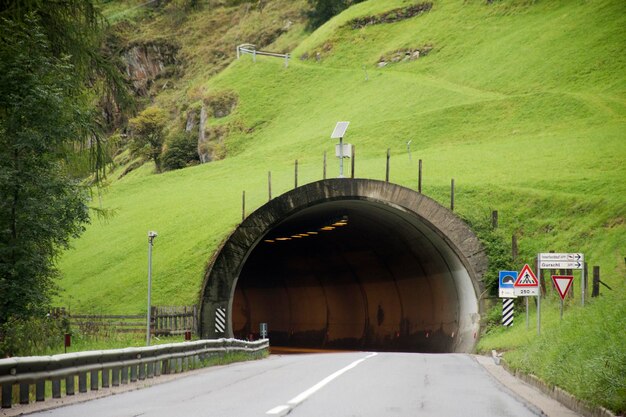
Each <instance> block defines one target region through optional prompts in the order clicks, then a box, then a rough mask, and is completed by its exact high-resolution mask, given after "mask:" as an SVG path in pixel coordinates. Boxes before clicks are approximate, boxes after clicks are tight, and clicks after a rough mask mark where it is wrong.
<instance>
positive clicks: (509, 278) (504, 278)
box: [498, 271, 518, 298]
mask: <svg viewBox="0 0 626 417" xmlns="http://www.w3.org/2000/svg"><path fill="white" fill-rule="evenodd" d="M517 275H518V273H517V271H500V273H499V279H498V296H499V297H500V298H515V297H516V295H515V281H516V280H517Z"/></svg>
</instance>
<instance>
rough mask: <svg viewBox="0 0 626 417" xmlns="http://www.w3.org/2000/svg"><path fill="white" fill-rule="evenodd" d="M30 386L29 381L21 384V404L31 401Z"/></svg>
mask: <svg viewBox="0 0 626 417" xmlns="http://www.w3.org/2000/svg"><path fill="white" fill-rule="evenodd" d="M29 395H30V386H29V385H28V384H27V383H21V384H20V404H28V403H29V402H30V398H29Z"/></svg>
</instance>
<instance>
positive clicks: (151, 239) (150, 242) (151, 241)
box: [146, 231, 157, 346]
mask: <svg viewBox="0 0 626 417" xmlns="http://www.w3.org/2000/svg"><path fill="white" fill-rule="evenodd" d="M155 237H157V232H153V231H150V232H148V317H147V319H146V346H150V313H151V310H152V300H151V296H152V294H151V291H152V245H153V244H154V238H155Z"/></svg>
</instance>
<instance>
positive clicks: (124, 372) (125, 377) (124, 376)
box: [122, 366, 128, 385]
mask: <svg viewBox="0 0 626 417" xmlns="http://www.w3.org/2000/svg"><path fill="white" fill-rule="evenodd" d="M126 384H128V366H122V385H126Z"/></svg>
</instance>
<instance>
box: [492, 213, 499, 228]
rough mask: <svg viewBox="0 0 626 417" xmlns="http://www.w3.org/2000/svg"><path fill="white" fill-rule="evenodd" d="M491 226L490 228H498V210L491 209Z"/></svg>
mask: <svg viewBox="0 0 626 417" xmlns="http://www.w3.org/2000/svg"><path fill="white" fill-rule="evenodd" d="M491 228H492V229H497V228H498V210H493V211H492V212H491Z"/></svg>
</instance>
